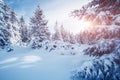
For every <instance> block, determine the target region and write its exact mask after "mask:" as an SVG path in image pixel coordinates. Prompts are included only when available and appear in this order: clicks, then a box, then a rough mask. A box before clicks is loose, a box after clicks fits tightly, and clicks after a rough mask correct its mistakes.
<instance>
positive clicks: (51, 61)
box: [0, 45, 91, 80]
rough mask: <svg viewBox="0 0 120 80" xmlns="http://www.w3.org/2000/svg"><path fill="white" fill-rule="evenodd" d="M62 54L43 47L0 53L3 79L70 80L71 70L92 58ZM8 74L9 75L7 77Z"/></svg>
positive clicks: (80, 50)
mask: <svg viewBox="0 0 120 80" xmlns="http://www.w3.org/2000/svg"><path fill="white" fill-rule="evenodd" d="M84 48H85V46H84V45H83V46H81V47H80V49H78V51H79V52H80V53H79V54H76V55H68V53H67V52H68V51H67V52H64V53H67V54H64V55H61V54H58V53H60V52H59V50H57V51H53V52H48V51H45V50H43V49H40V50H31V49H29V48H16V49H15V51H13V52H10V53H5V52H4V51H3V52H1V53H0V79H1V80H70V76H71V72H72V71H73V70H74V69H76V68H77V67H78V66H80V65H82V64H83V62H84V61H87V60H90V59H91V58H90V57H89V56H87V55H83V54H82V50H83V49H84ZM6 76H7V77H6Z"/></svg>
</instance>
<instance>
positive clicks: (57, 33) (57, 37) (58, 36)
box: [52, 21, 61, 40]
mask: <svg viewBox="0 0 120 80" xmlns="http://www.w3.org/2000/svg"><path fill="white" fill-rule="evenodd" d="M54 30H55V33H54V34H53V36H52V39H53V40H61V33H60V28H59V26H58V22H57V21H56V23H55V26H54Z"/></svg>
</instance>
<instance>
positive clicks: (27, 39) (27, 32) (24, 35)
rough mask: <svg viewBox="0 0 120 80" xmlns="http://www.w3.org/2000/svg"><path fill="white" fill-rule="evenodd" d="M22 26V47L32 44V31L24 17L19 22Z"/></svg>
mask: <svg viewBox="0 0 120 80" xmlns="http://www.w3.org/2000/svg"><path fill="white" fill-rule="evenodd" d="M19 26H20V40H21V41H20V45H24V44H25V45H26V44H28V43H29V42H30V38H31V37H30V29H28V27H27V25H26V23H25V20H24V17H23V16H22V17H21V18H20V20H19Z"/></svg>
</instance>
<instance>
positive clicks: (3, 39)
mask: <svg viewBox="0 0 120 80" xmlns="http://www.w3.org/2000/svg"><path fill="white" fill-rule="evenodd" d="M8 20H9V8H8V6H7V5H6V4H4V2H3V1H0V48H2V49H5V48H7V49H8V51H10V50H11V49H10V45H11V42H10V37H11V33H10V30H9V29H8V24H7V22H8Z"/></svg>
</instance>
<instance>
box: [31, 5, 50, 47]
mask: <svg viewBox="0 0 120 80" xmlns="http://www.w3.org/2000/svg"><path fill="white" fill-rule="evenodd" d="M47 23H48V21H47V20H45V19H44V15H43V11H42V10H41V8H40V6H37V9H36V10H35V13H34V16H33V17H32V18H31V23H30V25H31V27H32V39H33V40H32V41H33V44H32V47H33V48H36V47H40V45H41V42H43V41H44V40H48V39H49V38H50V33H49V30H48V27H47Z"/></svg>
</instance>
